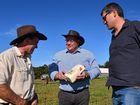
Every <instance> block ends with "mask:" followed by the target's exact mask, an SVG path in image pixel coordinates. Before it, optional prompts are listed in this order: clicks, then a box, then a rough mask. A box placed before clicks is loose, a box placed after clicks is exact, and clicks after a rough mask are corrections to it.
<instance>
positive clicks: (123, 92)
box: [112, 86, 140, 105]
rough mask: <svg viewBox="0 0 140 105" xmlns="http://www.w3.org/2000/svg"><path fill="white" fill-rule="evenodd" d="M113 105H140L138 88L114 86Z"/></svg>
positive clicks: (139, 88)
mask: <svg viewBox="0 0 140 105" xmlns="http://www.w3.org/2000/svg"><path fill="white" fill-rule="evenodd" d="M112 88H113V92H112V103H113V105H140V87H124V86H122V87H121V86H114V87H112Z"/></svg>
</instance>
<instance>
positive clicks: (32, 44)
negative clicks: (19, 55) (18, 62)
mask: <svg viewBox="0 0 140 105" xmlns="http://www.w3.org/2000/svg"><path fill="white" fill-rule="evenodd" d="M38 42H39V39H38V37H34V38H33V39H30V38H27V45H26V53H28V54H32V53H33V52H34V49H35V48H37V45H38Z"/></svg>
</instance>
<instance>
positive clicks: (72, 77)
mask: <svg viewBox="0 0 140 105" xmlns="http://www.w3.org/2000/svg"><path fill="white" fill-rule="evenodd" d="M84 70H85V67H84V66H83V65H80V64H78V65H75V66H74V67H73V68H72V69H71V70H70V71H69V72H67V73H65V76H66V77H67V78H68V81H70V82H71V83H74V82H75V81H76V77H77V76H78V75H80V73H82V72H83V71H84Z"/></svg>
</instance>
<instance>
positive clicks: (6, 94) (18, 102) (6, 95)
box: [0, 84, 28, 105]
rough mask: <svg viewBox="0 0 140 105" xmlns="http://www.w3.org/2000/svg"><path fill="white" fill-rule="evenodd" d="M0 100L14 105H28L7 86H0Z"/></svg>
mask: <svg viewBox="0 0 140 105" xmlns="http://www.w3.org/2000/svg"><path fill="white" fill-rule="evenodd" d="M0 98H1V99H3V100H5V101H7V102H9V103H12V104H15V105H28V104H27V102H26V100H24V99H23V98H21V97H20V96H18V95H17V94H16V93H14V92H13V91H12V90H11V89H10V87H9V86H7V85H4V84H3V85H2V84H1V85H0Z"/></svg>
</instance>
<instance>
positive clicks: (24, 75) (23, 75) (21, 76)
mask: <svg viewBox="0 0 140 105" xmlns="http://www.w3.org/2000/svg"><path fill="white" fill-rule="evenodd" d="M16 78H17V81H19V82H24V81H27V80H28V70H27V68H24V67H23V68H16Z"/></svg>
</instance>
